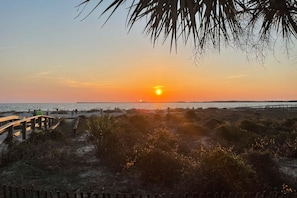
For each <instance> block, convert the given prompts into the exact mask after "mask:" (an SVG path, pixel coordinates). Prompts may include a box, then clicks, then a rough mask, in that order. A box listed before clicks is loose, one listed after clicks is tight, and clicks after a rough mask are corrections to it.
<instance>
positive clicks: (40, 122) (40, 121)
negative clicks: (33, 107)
mask: <svg viewBox="0 0 297 198" xmlns="http://www.w3.org/2000/svg"><path fill="white" fill-rule="evenodd" d="M37 122H38V128H39V129H42V117H41V116H40V117H38V120H37Z"/></svg>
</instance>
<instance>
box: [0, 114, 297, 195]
mask: <svg viewBox="0 0 297 198" xmlns="http://www.w3.org/2000/svg"><path fill="white" fill-rule="evenodd" d="M267 111H270V112H269V113H268V112H267ZM274 111H276V110H249V109H244V110H240V109H238V110H235V109H233V110H227V109H205V110H203V109H197V110H194V109H191V110H179V109H175V110H174V109H173V110H172V109H168V110H166V111H155V112H149V113H148V112H145V113H144V112H141V111H137V110H134V111H132V110H131V112H129V113H127V114H124V115H120V116H116V117H113V116H111V115H104V116H99V117H83V119H81V120H82V121H81V123H80V133H79V134H77V135H85V134H86V133H87V132H86V131H88V133H87V134H88V137H87V141H86V142H87V143H85V144H88V145H93V146H94V148H95V153H94V154H93V155H94V157H95V156H96V158H97V160H98V161H99V163H97V164H96V165H95V166H92V169H96V168H97V169H103V167H104V170H106V171H110V174H114V175H117V176H119V175H121V179H123V178H124V179H123V180H124V181H125V189H126V190H125V191H129V192H130V191H131V192H136V191H139V188H141V189H143V190H146V191H150V192H170V193H184V192H226V193H227V192H243V191H244V192H251V191H279V192H283V193H287V192H291V191H294V190H295V189H294V188H293V186H297V182H296V176H295V177H294V176H292V175H290V174H285V173H284V172H282V171H280V170H281V167H280V166H281V162H282V161H285V160H288V159H295V160H296V158H297V114H296V112H294V111H285V112H284V111H283V110H278V111H282V112H281V113H282V114H281V115H280V112H278V111H276V112H274ZM64 131H69V129H65V128H64V129H60V131H52V132H51V133H41V134H33V135H31V137H30V139H29V140H28V141H27V142H23V143H21V144H18V145H16V146H15V147H13V148H11V149H10V150H9V151H8V152H7V153H6V154H4V155H2V157H1V164H0V165H1V167H7V166H10V165H11V164H13V163H16V162H18V161H20V160H26V161H27V162H28V161H30V159H31V163H33V164H34V167H35V168H36V169H38V170H47V171H53V170H63V169H70V168H71V169H72V168H73V165H72V166H71V167H70V164H74V166H77V169H79V168H78V167H79V166H80V165H82V164H84V163H85V162H86V161H87V159H86V157H88V158H90V157H91V156H90V155H85V156H80V157H78V156H77V155H75V153H73V152H67V149H66V151H65V145H68V146H69V147H70V146H71V144H70V143H69V134H68V135H67V133H65V132H64ZM61 144H63V145H64V149H63V150H61V149H59V146H58V145H61ZM41 145H42V147H43V149H36V148H41ZM84 165H86V164H84ZM73 172H74V171H73ZM69 174H70V173H69ZM101 179H102V178H101ZM109 179H110V177H109ZM113 179H114V178H113ZM117 179H118V178H117ZM128 180H129V182H128ZM113 182H116V181H113ZM98 185H99V184H98ZM100 185H104V184H102V183H100ZM122 185H123V184H122ZM71 187H73V186H68V188H69V189H71ZM97 187H98V186H97ZM114 188H116V187H114ZM136 188H137V189H136ZM128 189H129V190H128ZM93 190H95V189H93ZM118 190H119V191H123V190H122V189H120V188H118Z"/></svg>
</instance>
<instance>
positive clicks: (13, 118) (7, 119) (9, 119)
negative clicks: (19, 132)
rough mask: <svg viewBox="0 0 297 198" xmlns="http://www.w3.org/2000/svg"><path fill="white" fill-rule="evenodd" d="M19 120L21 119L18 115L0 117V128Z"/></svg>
mask: <svg viewBox="0 0 297 198" xmlns="http://www.w3.org/2000/svg"><path fill="white" fill-rule="evenodd" d="M19 119H20V117H19V116H16V115H12V116H6V117H0V126H3V125H5V124H7V123H8V122H13V121H16V120H19Z"/></svg>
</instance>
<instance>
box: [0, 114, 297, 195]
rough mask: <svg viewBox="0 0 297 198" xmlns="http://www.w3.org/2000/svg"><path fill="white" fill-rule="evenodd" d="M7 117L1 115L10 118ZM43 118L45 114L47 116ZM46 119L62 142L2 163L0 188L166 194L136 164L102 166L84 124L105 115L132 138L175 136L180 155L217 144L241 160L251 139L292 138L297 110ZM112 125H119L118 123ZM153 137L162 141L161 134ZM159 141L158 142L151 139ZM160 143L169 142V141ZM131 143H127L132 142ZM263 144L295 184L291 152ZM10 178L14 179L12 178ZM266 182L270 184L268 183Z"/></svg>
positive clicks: (280, 170)
mask: <svg viewBox="0 0 297 198" xmlns="http://www.w3.org/2000/svg"><path fill="white" fill-rule="evenodd" d="M9 113H10V112H6V113H1V114H0V115H1V116H8V115H10V114H9ZM45 114H47V113H46V112H45ZM16 115H18V116H20V117H30V116H32V112H18V113H16ZM48 115H49V116H53V117H59V118H61V120H63V122H62V124H61V125H60V126H59V127H58V128H57V129H56V130H55V131H56V132H55V133H57V134H60V135H61V137H63V138H61V140H60V139H57V140H55V141H53V140H51V141H50V142H47V141H46V143H43V144H44V146H43V147H44V149H49V150H51V149H52V151H51V152H50V153H52V154H53V155H52V156H51V155H49V154H50V153H47V151H42V150H43V149H40V154H39V155H40V156H39V157H38V154H37V153H35V152H37V151H34V153H35V154H37V155H36V157H32V154H30V152H29V153H27V154H23V155H25V156H26V155H27V156H28V158H22V157H21V158H18V159H15V160H12V162H7V163H4V162H3V160H2V165H1V171H0V177H1V182H0V184H9V185H17V186H22V187H34V188H40V189H47V190H48V189H54V188H58V189H61V190H67V191H70V190H72V191H73V190H74V191H75V190H76V191H90V190H94V191H98V192H105V191H108V192H126V191H127V190H128V189H130V190H129V192H130V191H133V192H135V191H136V192H149V191H150V190H151V189H153V190H156V191H166V192H167V191H168V189H170V188H168V187H166V186H165V187H164V186H162V185H161V187H160V188H159V187H157V186H155V185H152V184H145V185H144V181H141V177H140V176H139V174H140V173H139V172H138V169H137V163H136V167H134V165H135V164H134V163H135V162H134V161H133V160H132V161H129V163H128V162H127V164H126V165H125V166H127V167H130V166H131V167H134V168H131V167H130V168H127V167H126V168H120V169H116V171H114V170H113V169H112V168H111V167H109V166H106V164H105V163H106V162H105V163H104V160H103V159H101V158H100V157H99V158H98V154H96V152H97V151H96V148H97V147H96V144H94V142H92V141H93V140H94V137H93V135H92V133H91V130H92V129H91V128H89V127H88V124H87V123H88V122H89V121H88V120H90V119H91V120H92V119H95V118H96V117H99V118H100V117H105V116H107V117H113V118H114V120H115V121H117V122H118V123H125V122H129V123H130V124H129V126H130V125H131V126H130V127H132V128H131V129H130V130H132V129H133V131H134V130H135V132H133V133H135V136H138V135H139V133H143V134H144V135H145V134H148V135H149V136H156V135H155V133H159V132H158V131H164V130H165V132H166V133H165V134H167V135H166V137H170V136H171V135H170V134H172V135H174V137H172V138H173V139H176V138H178V139H179V140H178V141H179V142H178V144H179V145H183V150H184V151H183V152H185V153H184V154H183V155H192V154H191V153H192V151H194V150H196V149H198V150H199V149H200V148H201V147H203V148H205V149H209V148H212V147H213V146H215V145H218V144H219V145H221V146H222V147H226V148H229V147H230V148H231V147H232V149H233V151H234V152H235V153H236V155H240V156H241V155H242V156H244V155H246V154H245V153H244V152H245V151H244V150H247V149H251V148H248V147H250V146H252V145H253V144H255V143H254V141H256V139H257V138H262V139H263V141H264V140H265V138H266V137H271V138H274V139H275V142H276V141H277V139H278V138H284V137H295V135H296V133H297V110H296V109H295V108H292V109H288V108H271V109H255V108H233V109H218V108H208V109H179V108H178V109H165V110H144V109H142V110H137V109H131V110H120V109H116V110H105V111H101V110H92V111H77V112H76V111H75V110H74V111H60V112H59V111H51V112H48ZM78 117H79V118H80V122H79V124H78V128H77V133H76V134H73V125H74V120H75V118H78ZM247 124H249V125H247ZM116 126H117V127H118V125H116ZM125 126H126V125H125ZM243 128H244V129H243ZM124 130H126V129H124ZM128 131H129V130H128ZM128 131H127V132H128ZM162 133H163V132H162ZM265 133H266V134H265ZM279 134H286V136H281V137H280V136H279ZM140 135H141V134H140ZM168 135H169V136H168ZM156 137H159V138H160V137H161V136H159V135H158V136H156ZM250 137H253V138H255V139H254V140H253V139H251V138H250ZM64 138H65V139H64ZM131 138H132V139H133V138H134V135H133V136H131V137H130V140H129V138H128V139H127V140H125V141H128V140H129V141H132V139H131ZM157 140H158V138H157V139H156V140H154V141H157ZM29 141H30V140H29ZM135 141H136V140H135ZM137 141H138V140H137ZM146 141H151V140H146ZM163 141H165V142H167V140H163ZM265 141H266V140H265ZM281 141H283V139H281ZM286 141H289V142H290V144H293V143H294V144H295V143H296V142H294V140H293V139H292V138H291V140H285V142H286ZM295 141H296V140H295ZM36 144H37V143H36ZM129 144H130V145H131V143H129ZM245 144H246V145H245ZM265 144H269V146H267V145H266V146H265V145H262V147H261V149H265V151H266V152H271V154H273V155H274V156H278V157H276V158H275V159H273V161H275V163H276V164H277V166H278V174H283V175H285V176H286V177H288V178H290V179H288V180H287V182H288V183H290V184H291V183H292V184H293V183H294V182H296V180H295V181H294V178H295V179H296V178H297V168H296V167H297V161H296V156H295V157H293V156H294V154H293V152H295V151H294V150H288V149H290V148H291V147H284V150H282V149H278V152H279V153H278V152H276V150H277V149H275V148H276V147H279V146H278V144H273V143H271V142H270V143H269V141H268V142H266V143H265ZM37 145H38V146H36V147H39V146H41V145H42V144H41V145H39V144H37ZM244 145H245V146H247V148H246V147H245V146H244ZM143 146H145V145H143ZM274 147H275V148H274ZM162 148H163V147H162ZM166 148H167V147H166ZM172 148H173V147H172ZM123 149H124V148H123ZM253 149H255V148H253ZM257 149H260V148H257ZM291 149H292V148H291ZM33 150H34V149H33ZM169 150H171V149H169ZM191 150H192V151H191ZM289 151H290V152H289ZM13 152H15V151H13ZM18 152H19V151H18ZM186 153H187V154H186ZM130 154H131V153H130ZM29 156H30V157H29ZM289 156H291V157H289ZM5 159H6V158H5ZM40 160H41V161H40ZM4 161H5V160H4ZM130 163H131V164H130ZM71 164H73V165H71ZM128 164H129V166H128ZM120 167H121V166H120ZM13 178H18V179H16V180H13ZM266 179H267V178H266ZM264 180H265V178H264ZM267 182H268V183H269V179H268V181H267Z"/></svg>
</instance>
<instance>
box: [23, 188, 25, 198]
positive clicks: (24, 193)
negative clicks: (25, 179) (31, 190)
mask: <svg viewBox="0 0 297 198" xmlns="http://www.w3.org/2000/svg"><path fill="white" fill-rule="evenodd" d="M22 193H23V198H26V189H25V188H23V189H22Z"/></svg>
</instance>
